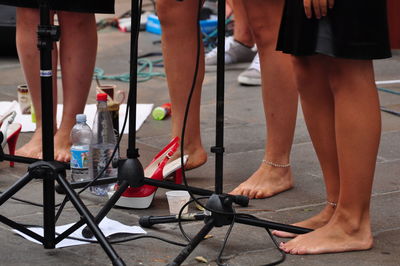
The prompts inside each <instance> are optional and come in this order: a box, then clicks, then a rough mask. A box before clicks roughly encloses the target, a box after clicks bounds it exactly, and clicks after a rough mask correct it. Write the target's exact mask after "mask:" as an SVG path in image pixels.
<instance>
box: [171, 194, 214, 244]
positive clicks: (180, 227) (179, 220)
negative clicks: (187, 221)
mask: <svg viewBox="0 0 400 266" xmlns="http://www.w3.org/2000/svg"><path fill="white" fill-rule="evenodd" d="M208 198H210V197H209V196H205V197H199V198H197V199H208ZM194 201H195V200H194V199H191V200H189V201H188V202H186V203H185V204H184V205H183V206H182V208H181V209H180V210H179V213H178V226H179V230H180V231H181V233H182V235H183V236H184V237H185V238H186V240H187V241H189V242H190V241H192V239H191V238H190V237H189V236H188V234H186V232H185V230H183V227H182V219H181V217H182V212H183V210H184V209H185V207H186V206H188V205H189V204H190V203H192V202H194Z"/></svg>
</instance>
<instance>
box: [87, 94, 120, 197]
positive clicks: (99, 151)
mask: <svg viewBox="0 0 400 266" xmlns="http://www.w3.org/2000/svg"><path fill="white" fill-rule="evenodd" d="M92 131H93V138H92V142H91V144H90V156H91V157H90V164H89V175H90V177H91V178H96V177H97V176H98V175H99V174H100V173H101V172H103V173H102V174H101V177H117V169H116V168H113V167H112V163H110V164H109V165H108V167H107V168H106V169H105V170H104V168H105V167H106V165H107V163H108V161H110V158H111V156H112V153H113V151H114V148H115V145H116V143H117V140H116V137H115V134H114V129H113V123H112V119H111V114H110V112H109V111H108V109H107V94H106V93H99V94H97V112H96V115H95V117H94V121H93V127H92ZM103 170H104V171H103ZM112 186H113V184H106V185H98V186H92V187H90V191H91V192H92V193H93V194H96V195H98V196H106V195H107V192H108V191H109V189H110V188H111V187H112Z"/></svg>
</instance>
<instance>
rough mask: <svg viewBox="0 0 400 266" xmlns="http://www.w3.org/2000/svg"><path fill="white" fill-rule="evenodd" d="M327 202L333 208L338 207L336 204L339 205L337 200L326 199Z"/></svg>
mask: <svg viewBox="0 0 400 266" xmlns="http://www.w3.org/2000/svg"><path fill="white" fill-rule="evenodd" d="M326 203H328V204H329V205H331V206H332V208H336V206H337V203H336V202H332V201H326Z"/></svg>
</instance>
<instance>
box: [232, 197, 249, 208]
mask: <svg viewBox="0 0 400 266" xmlns="http://www.w3.org/2000/svg"><path fill="white" fill-rule="evenodd" d="M233 202H235V203H236V204H239V205H240V206H242V207H247V206H249V198H248V197H246V196H241V195H238V196H234V200H233Z"/></svg>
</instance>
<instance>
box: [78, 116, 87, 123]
mask: <svg viewBox="0 0 400 266" xmlns="http://www.w3.org/2000/svg"><path fill="white" fill-rule="evenodd" d="M76 122H78V123H83V122H86V115H85V114H77V115H76Z"/></svg>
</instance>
